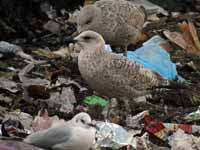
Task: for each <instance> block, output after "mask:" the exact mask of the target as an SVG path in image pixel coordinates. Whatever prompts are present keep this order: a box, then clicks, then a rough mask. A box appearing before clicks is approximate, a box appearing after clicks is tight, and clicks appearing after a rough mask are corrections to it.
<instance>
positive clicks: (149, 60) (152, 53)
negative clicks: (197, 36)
mask: <svg viewBox="0 0 200 150" xmlns="http://www.w3.org/2000/svg"><path fill="white" fill-rule="evenodd" d="M159 38H160V37H159V36H155V37H153V38H151V39H150V40H148V41H147V42H145V43H144V44H143V45H144V46H142V47H140V48H138V49H136V50H135V51H128V52H127V57H128V58H129V59H130V60H134V61H136V62H138V63H140V64H143V65H144V66H145V67H146V68H149V69H151V70H153V71H154V72H156V73H158V74H159V75H161V76H162V77H163V78H165V79H167V80H178V81H180V82H183V81H184V79H183V78H182V77H180V76H179V75H178V74H177V71H176V65H175V64H174V63H173V62H172V61H171V59H170V56H169V54H168V53H167V51H166V50H165V49H163V48H162V47H160V46H159V44H160V42H159V41H161V38H160V39H159ZM105 48H106V49H107V51H112V49H111V48H110V46H109V45H106V46H105Z"/></svg>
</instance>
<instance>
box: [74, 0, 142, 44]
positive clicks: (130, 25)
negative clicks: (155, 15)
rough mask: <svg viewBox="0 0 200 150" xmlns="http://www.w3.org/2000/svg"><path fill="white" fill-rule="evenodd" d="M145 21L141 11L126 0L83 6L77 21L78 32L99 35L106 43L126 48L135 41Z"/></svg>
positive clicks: (106, 0)
mask: <svg viewBox="0 0 200 150" xmlns="http://www.w3.org/2000/svg"><path fill="white" fill-rule="evenodd" d="M144 20H145V15H144V13H143V12H142V10H141V9H139V8H138V7H136V6H135V5H134V4H133V3H131V2H128V1H126V0H100V1H97V2H96V3H95V4H94V5H88V6H85V7H84V8H83V9H82V10H81V11H80V14H79V16H78V19H77V24H78V31H79V32H82V31H86V30H92V31H96V32H98V33H100V34H101V35H102V36H103V38H104V39H105V41H106V43H109V44H111V45H113V46H122V47H126V46H127V45H128V44H129V43H130V41H134V40H136V38H137V36H138V35H139V33H140V31H141V29H142V27H143V24H144Z"/></svg>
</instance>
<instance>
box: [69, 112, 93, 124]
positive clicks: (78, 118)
mask: <svg viewBox="0 0 200 150" xmlns="http://www.w3.org/2000/svg"><path fill="white" fill-rule="evenodd" d="M72 121H73V122H74V124H76V125H78V126H81V127H86V128H89V127H91V126H92V119H91V117H90V116H89V114H87V113H85V112H81V113H79V114H77V115H75V116H74V117H73V119H72Z"/></svg>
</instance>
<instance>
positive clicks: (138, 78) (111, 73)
mask: <svg viewBox="0 0 200 150" xmlns="http://www.w3.org/2000/svg"><path fill="white" fill-rule="evenodd" d="M75 40H76V41H77V44H78V45H79V47H80V48H81V52H80V54H79V56H78V66H79V70H80V73H81V75H82V77H83V79H84V80H85V81H86V82H87V83H88V84H89V86H90V87H91V88H92V89H94V90H95V91H97V92H98V93H100V94H101V95H105V96H108V97H112V98H120V97H125V98H134V97H135V98H136V97H139V96H143V95H146V94H147V93H148V89H150V88H152V87H153V86H157V85H159V84H163V83H166V82H165V80H164V79H162V78H161V77H160V76H159V75H157V74H156V73H154V72H153V71H151V70H149V69H147V68H145V67H144V66H143V65H141V64H138V63H137V62H134V61H132V60H129V59H128V58H126V57H124V56H121V55H117V54H114V53H110V52H107V51H105V49H104V46H105V41H104V39H103V37H102V36H101V35H100V34H98V33H97V32H94V31H85V32H82V33H81V34H80V35H78V36H77V37H76V38H75Z"/></svg>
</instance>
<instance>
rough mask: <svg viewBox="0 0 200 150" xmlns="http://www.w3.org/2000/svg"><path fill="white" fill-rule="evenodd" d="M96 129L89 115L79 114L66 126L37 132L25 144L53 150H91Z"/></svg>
mask: <svg viewBox="0 0 200 150" xmlns="http://www.w3.org/2000/svg"><path fill="white" fill-rule="evenodd" d="M95 132H96V130H95V128H93V127H92V126H91V118H90V116H89V115H88V114H87V113H83V112H82V113H79V114H77V115H76V116H74V117H73V118H72V120H70V121H68V122H66V123H65V124H62V125H59V126H54V127H51V128H49V129H45V130H42V131H38V132H35V133H33V134H31V135H29V136H28V137H27V138H26V139H25V140H24V142H26V143H29V144H33V145H35V146H38V147H41V148H51V149H53V150H89V149H90V148H91V147H92V146H93V142H94V140H95Z"/></svg>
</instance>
